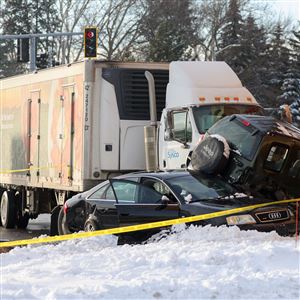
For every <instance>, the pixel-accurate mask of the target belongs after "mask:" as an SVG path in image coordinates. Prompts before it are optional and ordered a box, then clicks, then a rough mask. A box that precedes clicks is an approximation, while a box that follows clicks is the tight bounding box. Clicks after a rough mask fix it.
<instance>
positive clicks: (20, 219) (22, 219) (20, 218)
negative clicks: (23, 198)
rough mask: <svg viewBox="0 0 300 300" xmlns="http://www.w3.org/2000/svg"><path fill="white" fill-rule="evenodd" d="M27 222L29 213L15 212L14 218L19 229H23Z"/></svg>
mask: <svg viewBox="0 0 300 300" xmlns="http://www.w3.org/2000/svg"><path fill="white" fill-rule="evenodd" d="M28 222H29V215H28V214H27V213H26V214H25V215H22V212H20V211H19V212H18V213H17V218H16V226H17V227H18V228H19V229H25V228H26V227H27V225H28Z"/></svg>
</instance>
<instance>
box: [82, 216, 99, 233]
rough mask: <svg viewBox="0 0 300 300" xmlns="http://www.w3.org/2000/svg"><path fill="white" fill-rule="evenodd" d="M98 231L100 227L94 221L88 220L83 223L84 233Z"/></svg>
mask: <svg viewBox="0 0 300 300" xmlns="http://www.w3.org/2000/svg"><path fill="white" fill-rule="evenodd" d="M100 229H101V227H100V225H99V224H98V222H97V221H96V220H94V219H91V218H89V219H87V220H86V221H85V223H84V231H96V230H100Z"/></svg>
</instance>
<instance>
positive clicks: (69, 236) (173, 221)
mask: <svg viewBox="0 0 300 300" xmlns="http://www.w3.org/2000/svg"><path fill="white" fill-rule="evenodd" d="M298 201H300V198H297V199H289V200H280V201H272V202H267V203H262V204H255V205H249V206H244V207H239V208H234V209H229V210H224V211H220V212H214V213H209V214H204V215H198V216H193V217H183V218H178V219H171V220H167V221H159V222H152V223H146V224H140V225H131V226H125V227H117V228H111V229H103V230H97V231H90V232H80V233H73V234H67V235H60V236H50V237H44V238H33V239H29V240H19V241H10V242H3V243H0V247H15V246H23V245H32V244H42V243H51V242H60V241H66V240H73V239H81V238H87V237H92V236H99V235H108V234H120V233H125V232H132V231H139V230H147V229H153V228H159V227H166V226H171V225H175V224H182V223H190V222H197V221H203V220H207V219H213V218H217V217H222V216H228V215H232V214H236V213H240V212H245V211H249V210H253V209H256V208H260V207H265V206H270V205H277V204H282V203H292V202H298Z"/></svg>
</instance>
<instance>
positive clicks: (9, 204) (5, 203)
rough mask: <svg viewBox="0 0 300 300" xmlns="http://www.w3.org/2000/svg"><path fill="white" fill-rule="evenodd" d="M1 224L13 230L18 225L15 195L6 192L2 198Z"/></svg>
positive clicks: (0, 209)
mask: <svg viewBox="0 0 300 300" xmlns="http://www.w3.org/2000/svg"><path fill="white" fill-rule="evenodd" d="M0 212H1V223H2V226H3V227H5V228H13V227H14V226H15V224H16V210H15V194H14V192H12V191H5V192H4V193H3V194H2V197H1V208H0Z"/></svg>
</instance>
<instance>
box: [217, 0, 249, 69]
mask: <svg viewBox="0 0 300 300" xmlns="http://www.w3.org/2000/svg"><path fill="white" fill-rule="evenodd" d="M243 23H244V21H243V18H242V16H241V12H240V2H239V0H230V2H229V6H228V9H227V13H226V16H225V24H224V26H223V28H222V29H221V34H220V42H219V47H218V51H217V53H216V58H217V60H221V61H226V62H227V63H228V64H229V65H230V66H231V67H232V68H233V70H234V71H235V72H236V73H238V74H240V73H241V72H242V71H243V65H242V64H241V57H240V53H241V34H242V25H243Z"/></svg>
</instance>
